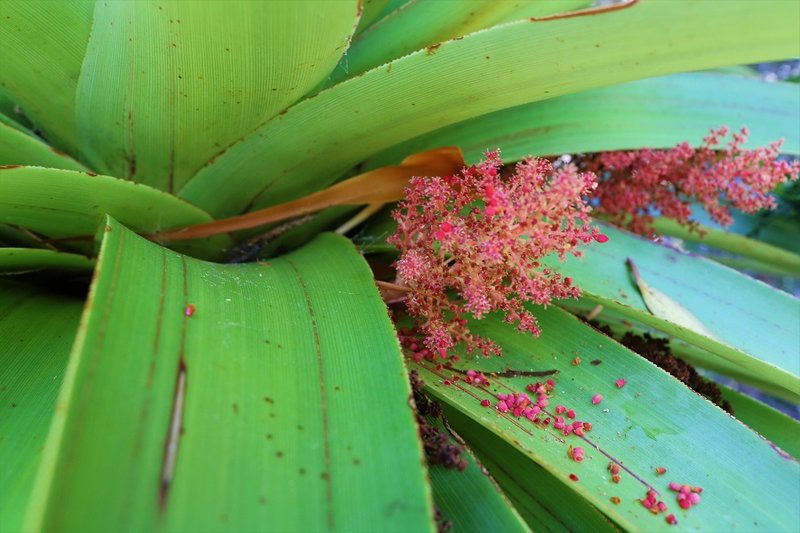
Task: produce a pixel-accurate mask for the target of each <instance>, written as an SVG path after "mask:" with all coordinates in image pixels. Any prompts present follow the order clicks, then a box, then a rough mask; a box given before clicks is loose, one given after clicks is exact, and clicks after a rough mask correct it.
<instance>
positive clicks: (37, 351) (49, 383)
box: [0, 280, 82, 531]
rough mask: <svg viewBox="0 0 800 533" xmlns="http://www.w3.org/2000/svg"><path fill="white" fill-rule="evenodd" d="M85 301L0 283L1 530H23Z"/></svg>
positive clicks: (8, 282)
mask: <svg viewBox="0 0 800 533" xmlns="http://www.w3.org/2000/svg"><path fill="white" fill-rule="evenodd" d="M81 307H82V301H81V300H79V299H77V298H70V297H66V296H59V295H54V294H50V293H48V292H47V291H45V290H42V289H40V288H37V287H33V286H28V285H23V284H21V283H13V282H11V281H7V280H2V281H0V345H2V346H3V350H2V354H0V465H2V468H0V486H2V487H3V490H2V491H0V531H21V529H22V519H23V515H24V512H25V504H26V503H27V502H28V499H29V498H30V497H31V491H32V488H33V482H34V478H35V476H36V469H37V467H38V465H39V460H40V457H41V449H42V446H44V443H45V438H46V437H47V429H48V427H49V425H50V419H51V417H52V415H53V411H54V410H55V405H56V396H57V394H58V390H59V387H60V385H61V380H62V377H63V374H64V368H65V367H66V366H67V359H68V356H69V349H70V346H71V345H72V340H73V338H74V337H75V330H76V329H77V327H78V320H79V318H80V313H81Z"/></svg>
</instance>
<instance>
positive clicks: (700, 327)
mask: <svg viewBox="0 0 800 533" xmlns="http://www.w3.org/2000/svg"><path fill="white" fill-rule="evenodd" d="M627 264H628V267H629V268H630V269H631V274H633V280H634V281H635V282H636V286H637V287H638V288H639V294H640V295H641V297H642V301H644V305H645V307H647V310H648V311H650V312H651V313H652V314H654V315H655V316H657V317H658V318H663V319H664V320H666V321H668V322H671V323H673V324H675V325H677V326H680V327H682V328H686V329H689V330H691V331H694V332H695V333H698V334H700V335H703V336H705V337H708V338H710V339H713V340H715V341H718V340H719V339H717V338H716V337H714V334H713V333H711V332H710V331H709V330H708V328H707V327H706V326H705V324H703V322H701V321H700V320H698V319H697V317H696V316H694V315H693V314H692V313H691V312H689V311H688V310H687V309H686V308H685V307H683V306H682V305H681V304H679V303H678V302H676V301H675V300H673V299H672V298H670V297H669V296H667V295H666V294H664V293H663V292H661V291H659V290H658V289H655V288H653V287H651V286H650V285H649V284H648V283H647V282H645V281H644V280H643V279H642V277H641V275H640V274H639V269H638V268H636V265H635V264H634V262H633V260H631V259H628V260H627Z"/></svg>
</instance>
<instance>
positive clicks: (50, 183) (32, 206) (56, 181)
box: [0, 166, 229, 256]
mask: <svg viewBox="0 0 800 533" xmlns="http://www.w3.org/2000/svg"><path fill="white" fill-rule="evenodd" d="M106 213H108V214H111V215H113V216H115V217H117V218H119V219H120V220H121V221H123V222H124V223H125V224H128V225H129V226H131V227H133V228H135V229H137V230H139V231H144V232H155V231H158V230H163V229H166V228H170V227H180V226H185V225H188V224H196V223H200V222H209V221H210V220H211V217H210V216H209V215H208V214H206V213H204V212H203V211H202V210H201V209H198V208H197V207H194V206H193V205H190V204H188V203H186V202H185V201H183V200H181V199H179V198H176V197H174V196H170V195H169V194H167V193H164V192H162V191H159V190H156V189H151V188H150V187H147V186H144V185H139V184H135V183H131V182H129V181H125V180H120V179H116V178H112V177H109V176H99V175H97V174H93V173H86V172H74V171H70V170H60V169H52V168H41V167H21V166H11V167H0V222H4V223H8V224H15V225H18V226H23V227H25V228H27V229H29V230H33V231H35V232H37V233H39V234H42V235H45V236H47V237H50V238H68V237H88V239H89V242H90V243H91V238H92V237H93V236H94V234H95V232H96V231H97V230H98V229H99V227H100V224H101V223H102V220H103V217H104V215H105V214H106ZM81 242H82V241H75V243H77V244H80V243H81ZM228 243H229V241H228V239H227V238H225V237H213V238H211V239H206V240H203V241H193V242H190V243H188V246H187V247H186V248H185V249H186V250H188V251H190V252H191V253H194V254H198V255H211V256H214V255H218V254H219V252H220V249H223V248H225V247H227V245H228Z"/></svg>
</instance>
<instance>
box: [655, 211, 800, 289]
mask: <svg viewBox="0 0 800 533" xmlns="http://www.w3.org/2000/svg"><path fill="white" fill-rule="evenodd" d="M654 227H655V228H656V231H657V232H658V233H659V234H661V235H669V236H672V237H678V238H680V239H682V240H684V241H688V242H692V243H695V244H699V245H706V246H712V247H714V248H716V249H718V250H724V251H726V252H731V253H733V254H736V255H738V256H742V257H745V258H748V259H753V260H755V261H758V262H759V263H761V264H763V265H764V266H763V268H768V269H771V271H772V272H776V273H779V274H789V275H793V276H800V255H797V254H795V253H792V252H790V251H788V250H784V249H783V248H779V247H777V246H773V245H771V244H768V243H765V242H762V241H760V240H756V239H750V238H748V237H745V236H744V235H740V234H738V233H734V232H731V231H725V230H720V229H716V228H709V227H707V226H702V225H701V226H700V227H699V228H698V229H699V230H700V231H702V232H703V235H700V234H698V232H697V231H689V229H688V228H687V227H686V226H681V225H680V224H678V223H677V222H676V221H675V220H672V219H668V218H663V217H658V218H656V220H655V223H654ZM798 236H800V233H797V234H795V235H794V236H793V237H794V238H796V237H798Z"/></svg>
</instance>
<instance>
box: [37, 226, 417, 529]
mask: <svg viewBox="0 0 800 533" xmlns="http://www.w3.org/2000/svg"><path fill="white" fill-rule="evenodd" d="M108 226H109V228H110V231H109V232H106V233H105V238H104V242H103V247H102V250H101V253H100V257H99V259H98V266H97V276H96V279H95V282H94V284H93V285H92V289H91V293H90V295H89V304H88V309H87V312H86V314H85V315H84V317H83V322H82V326H81V329H80V330H79V333H78V338H77V340H76V344H75V347H74V349H73V352H72V356H71V359H70V365H69V367H68V369H67V376H66V378H65V381H64V386H63V388H62V392H61V395H60V396H59V400H58V407H57V411H56V416H55V419H54V424H53V426H52V431H51V433H50V436H49V438H48V443H47V448H46V450H45V452H44V460H43V465H42V467H41V469H40V471H39V475H38V478H37V485H36V490H35V498H34V499H33V500H32V502H31V505H30V506H29V508H28V514H27V521H26V529H43V530H81V531H112V530H119V529H130V530H156V531H200V530H202V531H220V530H239V531H262V530H272V531H321V530H339V531H358V530H361V531H364V530H372V529H379V530H381V531H428V530H430V529H431V527H432V515H433V512H432V508H431V505H430V489H429V487H428V485H427V483H426V481H425V477H424V476H425V473H424V466H423V462H422V461H423V459H422V454H421V446H420V444H419V441H418V438H417V435H416V428H415V425H414V419H413V415H412V412H411V410H410V409H409V405H408V398H409V394H410V389H409V385H408V381H407V379H406V373H405V370H404V368H403V364H402V359H401V354H400V351H399V346H398V343H397V339H396V337H395V334H394V329H393V328H392V325H391V323H390V321H389V318H388V316H387V314H386V308H385V307H384V304H383V302H382V301H381V299H380V297H379V294H378V291H377V289H376V288H375V285H374V283H373V281H372V275H371V273H370V271H369V269H368V268H367V265H366V263H365V262H364V260H363V259H362V258H361V257H360V256H359V255H358V253H356V251H355V249H354V248H353V247H352V246H351V245H350V243H349V242H347V241H346V240H344V239H343V238H341V237H337V236H334V235H325V236H321V237H319V238H318V239H317V240H315V241H314V242H313V243H312V244H310V245H308V246H307V247H305V248H303V249H302V250H300V251H297V252H295V253H293V254H291V255H288V256H286V257H284V258H281V259H275V260H271V261H270V262H269V263H263V264H256V263H253V264H248V265H217V264H212V263H206V262H203V261H198V260H195V259H191V258H188V257H185V256H181V255H179V254H176V253H175V252H172V251H169V250H166V249H164V248H160V247H159V246H157V245H155V244H152V243H150V242H148V241H146V240H144V239H142V238H141V237H138V236H136V235H135V234H133V233H132V232H130V231H128V230H126V229H125V228H123V227H122V226H120V225H119V224H117V223H115V222H113V221H110V222H109V223H108ZM320 257H325V258H326V260H325V261H320ZM190 306H191V307H190ZM187 308H189V309H190V310H189V311H187ZM390 468H391V470H389V469H390ZM301 502H302V505H301V504H300V503H301Z"/></svg>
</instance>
